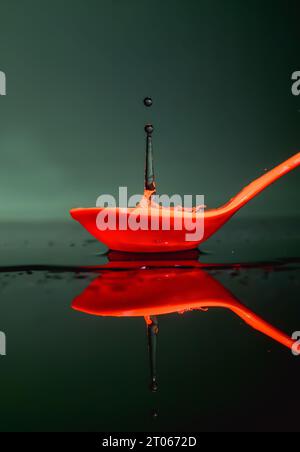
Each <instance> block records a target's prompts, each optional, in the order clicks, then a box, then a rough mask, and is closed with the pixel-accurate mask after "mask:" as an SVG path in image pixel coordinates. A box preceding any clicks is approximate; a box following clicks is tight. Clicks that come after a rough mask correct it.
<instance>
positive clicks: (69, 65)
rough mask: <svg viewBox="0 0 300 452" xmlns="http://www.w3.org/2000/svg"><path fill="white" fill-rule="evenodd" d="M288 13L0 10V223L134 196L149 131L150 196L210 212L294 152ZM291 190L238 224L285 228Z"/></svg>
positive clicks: (218, 5) (82, 7)
mask: <svg viewBox="0 0 300 452" xmlns="http://www.w3.org/2000/svg"><path fill="white" fill-rule="evenodd" d="M297 3H298V5H299V2H294V1H274V0H273V1H264V2H261V1H249V2H241V1H240V0H236V1H233V0H229V1H224V0H223V1H221V0H164V1H161V0H151V1H150V0H149V1H148V0H86V1H83V0H81V1H79V0H64V1H63V2H62V1H61V0H51V1H48V0H42V1H41V0H26V1H21V0H1V5H0V70H2V71H5V72H6V75H7V92H8V93H7V96H6V97H1V98H0V118H1V119H0V155H1V164H0V215H1V219H5V220H9V219H12V220H15V219H18V220H19V219H29V220H32V219H48V218H50V217H53V218H54V219H64V218H68V210H69V208H71V207H76V206H89V205H91V206H92V205H94V204H95V200H96V197H97V196H98V195H100V194H101V193H116V189H117V187H118V186H119V185H127V186H128V187H129V190H130V192H131V193H136V192H140V190H141V189H142V186H143V166H144V134H143V125H144V123H145V122H146V121H150V120H151V121H153V122H154V125H155V142H154V144H155V166H156V173H157V182H158V184H159V191H160V192H161V193H177V192H179V193H182V194H183V193H186V194H188V193H194V194H196V193H197V194H205V196H206V204H208V206H209V207H215V206H217V205H218V204H221V203H222V202H224V201H226V200H227V199H228V198H229V197H231V196H232V195H233V194H235V192H237V191H238V190H239V189H240V188H241V187H242V186H243V185H244V184H246V183H247V182H249V181H250V180H252V179H253V178H255V177H257V176H258V175H259V174H261V173H262V172H263V171H264V169H265V168H270V167H272V166H273V165H274V164H277V163H279V162H280V161H282V160H284V159H286V158H287V157H289V156H290V155H291V154H293V153H295V152H297V151H299V149H300V135H299V124H300V113H299V110H300V97H294V96H292V94H291V84H292V82H291V74H292V73H293V72H294V71H296V70H300V58H299V55H300V36H299V35H300V33H299V19H300V12H299V11H300V8H299V6H298V7H297ZM146 95H151V96H153V98H154V106H153V108H152V109H151V110H149V109H148V110H146V109H145V107H143V104H142V99H143V97H144V96H146ZM299 181H300V175H299V172H297V171H296V172H294V173H293V174H289V175H288V176H286V177H285V178H284V179H283V180H282V181H279V182H278V183H277V184H276V186H274V187H272V188H271V189H268V191H267V192H266V193H264V194H263V195H261V197H260V198H259V199H257V200H255V201H253V202H252V203H251V205H250V206H248V207H247V208H245V210H244V213H243V214H244V215H254V214H262V213H264V212H266V214H268V215H275V214H276V213H278V214H280V215H291V214H292V213H293V212H294V211H295V209H297V206H298V191H299V189H298V187H299Z"/></svg>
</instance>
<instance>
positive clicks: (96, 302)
mask: <svg viewBox="0 0 300 452" xmlns="http://www.w3.org/2000/svg"><path fill="white" fill-rule="evenodd" d="M72 307H73V309H76V310H78V311H82V312H85V313H88V314H92V315H98V316H114V317H123V316H124V317H145V318H146V319H147V318H149V317H151V316H154V315H162V314H171V313H175V312H179V313H183V312H185V311H191V310H198V309H200V310H201V309H206V308H212V307H216V308H225V309H229V310H230V311H232V312H234V313H235V314H236V315H238V316H239V317H240V318H241V319H243V320H244V321H245V322H246V323H247V324H248V325H250V326H251V327H252V328H253V329H255V330H258V331H260V332H261V333H263V334H265V335H266V336H269V337H271V338H272V339H274V340H275V341H277V342H279V343H281V344H282V345H284V346H286V347H288V348H291V347H292V345H293V344H294V341H293V340H292V339H291V338H290V337H289V336H287V335H286V334H284V333H283V332H281V331H280V330H278V329H277V328H275V327H274V326H272V325H271V324H269V323H267V322H266V321H265V320H263V319H262V318H261V317H259V316H258V315H256V314H255V313H254V312H252V311H251V310H250V309H248V308H247V307H246V306H244V305H242V304H241V303H240V302H239V301H238V300H236V299H235V297H234V296H233V295H232V294H231V293H230V292H229V291H228V290H227V289H225V288H224V287H223V286H222V285H221V284H220V283H219V282H218V281H216V280H215V279H214V278H212V277H211V276H210V275H209V274H208V273H206V272H205V271H203V270H201V269H199V268H189V269H186V268H181V269H178V268H156V269H151V270H147V269H145V270H124V271H122V272H114V271H106V272H105V273H103V274H101V275H100V276H99V277H98V278H96V279H95V280H94V281H93V282H92V283H91V284H90V285H89V286H88V287H87V288H86V289H85V290H84V292H83V293H82V294H81V295H79V296H78V297H77V298H75V299H74V301H73V303H72Z"/></svg>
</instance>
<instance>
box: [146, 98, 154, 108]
mask: <svg viewBox="0 0 300 452" xmlns="http://www.w3.org/2000/svg"><path fill="white" fill-rule="evenodd" d="M152 104H153V100H152V99H151V97H145V99H144V105H145V107H151V106H152Z"/></svg>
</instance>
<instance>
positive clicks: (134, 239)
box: [70, 153, 300, 252]
mask: <svg viewBox="0 0 300 452" xmlns="http://www.w3.org/2000/svg"><path fill="white" fill-rule="evenodd" d="M299 164H300V153H298V154H295V155H294V156H293V157H291V158H289V159H288V160H286V161H285V162H283V163H281V164H280V165H278V166H276V167H275V168H274V169H272V170H271V171H269V172H267V173H265V174H264V175H263V176H261V177H259V178H258V179H256V180H255V181H253V182H252V183H251V184H249V185H247V186H246V187H245V188H244V189H243V190H242V191H241V192H239V193H238V194H237V195H236V196H235V197H234V198H232V199H231V200H230V201H229V202H228V203H227V204H225V205H224V206H222V207H219V208H217V209H208V210H205V212H204V219H203V213H201V212H200V213H199V212H197V211H192V212H191V211H181V210H177V209H175V208H163V207H159V206H157V205H155V204H151V205H150V206H142V205H139V206H138V207H137V208H128V209H127V211H124V209H120V208H115V209H112V208H79V209H72V210H71V212H70V213H71V216H72V217H73V218H74V219H75V220H77V221H78V222H79V223H80V224H81V225H82V226H83V227H84V228H85V229H87V230H88V231H89V232H90V234H92V235H93V236H94V237H95V238H96V239H98V240H99V241H100V242H103V243H104V244H105V245H106V246H107V247H108V248H110V249H112V250H118V251H129V252H170V251H181V250H188V249H193V248H196V247H197V246H198V245H199V244H201V243H203V242H204V241H205V240H207V239H208V238H209V237H211V236H212V235H213V234H214V233H215V232H216V231H218V229H220V228H221V227H222V226H223V225H224V224H225V223H226V222H227V221H228V220H229V219H230V218H231V217H232V216H233V215H234V214H235V213H236V212H237V211H238V210H239V209H241V208H242V207H243V206H244V205H245V204H247V203H248V202H249V201H250V200H251V199H253V198H254V197H255V196H257V195H258V194H259V193H260V192H262V191H263V190H264V189H265V188H266V187H268V186H269V185H271V184H272V183H273V182H275V181H276V180H277V179H279V178H281V177H282V176H284V175H285V174H287V173H289V172H290V171H292V170H293V169H295V168H296V167H298V166H299ZM154 187H155V186H154ZM146 188H147V187H146ZM151 193H153V191H150V194H151ZM148 196H149V192H148ZM104 209H105V214H108V215H110V214H115V216H116V225H117V227H116V229H107V230H104V231H101V230H99V229H98V227H97V217H98V215H99V214H100V213H101V212H102V213H103V211H104ZM166 216H169V217H170V230H164V229H163V228H162V222H163V219H164V218H165V217H166ZM129 217H131V218H134V219H136V221H137V222H138V221H139V220H140V219H142V218H144V219H145V218H146V219H147V221H148V224H150V219H151V218H154V221H156V222H157V223H158V224H159V229H158V230H152V229H151V228H150V227H149V228H148V229H147V230H142V229H139V230H135V231H133V230H130V229H129V228H128V229H127V230H120V228H118V225H119V224H122V223H123V224H124V222H125V224H128V220H129ZM179 217H180V218H183V220H185V219H187V220H189V222H191V221H193V222H194V224H195V225H196V224H199V222H204V223H203V224H204V234H203V237H201V238H200V239H199V240H196V241H193V240H187V234H190V233H191V232H193V230H189V231H188V230H187V229H186V228H185V227H184V224H183V228H182V229H181V230H176V228H175V224H176V221H177V220H178V218H179ZM151 221H152V220H151ZM197 222H198V223H197ZM183 223H184V222H183ZM195 228H196V226H195Z"/></svg>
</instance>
